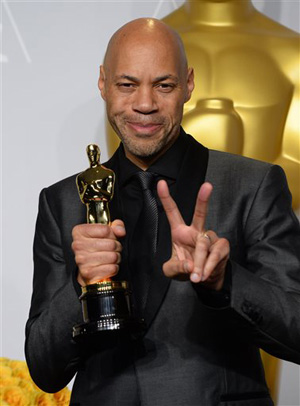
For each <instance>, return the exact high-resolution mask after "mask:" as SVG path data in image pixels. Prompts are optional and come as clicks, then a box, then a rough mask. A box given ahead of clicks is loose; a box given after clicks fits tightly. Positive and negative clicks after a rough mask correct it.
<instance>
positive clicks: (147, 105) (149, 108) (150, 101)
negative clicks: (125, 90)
mask: <svg viewBox="0 0 300 406" xmlns="http://www.w3.org/2000/svg"><path fill="white" fill-rule="evenodd" d="M154 92H155V90H154V89H153V88H149V87H144V86H140V87H139V88H138V89H137V90H136V92H135V95H134V96H135V97H134V102H133V104H132V108H133V110H134V111H135V112H138V113H142V114H151V113H155V112H157V110H158V106H157V101H156V98H155V94H154Z"/></svg>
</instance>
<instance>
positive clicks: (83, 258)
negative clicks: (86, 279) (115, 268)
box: [75, 251, 121, 271]
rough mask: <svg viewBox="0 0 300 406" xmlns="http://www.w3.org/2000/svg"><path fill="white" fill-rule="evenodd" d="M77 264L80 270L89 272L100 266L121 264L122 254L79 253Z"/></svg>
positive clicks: (76, 256)
mask: <svg viewBox="0 0 300 406" xmlns="http://www.w3.org/2000/svg"><path fill="white" fill-rule="evenodd" d="M75 262H76V264H77V265H78V267H79V269H80V270H83V269H84V270H85V271H86V270H88V269H90V268H93V267H96V266H100V265H110V264H119V263H120V262H121V254H120V253H119V252H92V253H91V252H86V251H82V252H78V253H76V255H75Z"/></svg>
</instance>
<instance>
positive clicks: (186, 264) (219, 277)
mask: <svg viewBox="0 0 300 406" xmlns="http://www.w3.org/2000/svg"><path fill="white" fill-rule="evenodd" d="M212 189H213V187H212V185H211V184H210V183H208V182H206V183H204V184H203V185H202V186H201V188H200V190H199V192H198V196H197V201H196V206H195V211H194V216H193V220H192V223H191V225H190V226H187V225H186V224H185V222H184V220H183V218H182V216H181V214H180V212H179V210H178V207H177V205H176V203H175V202H174V200H173V199H172V197H171V196H170V193H169V188H168V185H167V183H166V182H165V181H164V180H161V181H159V182H158V185H157V193H158V196H159V198H160V200H161V202H162V205H163V207H164V210H165V212H166V215H167V218H168V220H169V223H170V227H171V238H172V256H171V258H170V259H169V261H167V262H165V263H164V265H163V271H164V274H165V275H166V276H167V277H169V278H175V279H179V280H187V279H190V280H191V281H192V282H194V283H198V282H201V283H203V285H205V286H207V287H208V288H210V289H214V290H220V289H221V288H222V286H223V282H224V277H225V268H226V264H227V261H228V258H229V252H230V247H229V242H228V241H227V240H226V239H225V238H219V237H218V236H217V234H216V233H215V232H214V231H212V230H209V231H206V230H205V228H204V226H205V220H206V215H207V209H208V201H209V198H210V195H211V193H212Z"/></svg>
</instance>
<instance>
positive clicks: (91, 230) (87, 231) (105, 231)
mask: <svg viewBox="0 0 300 406" xmlns="http://www.w3.org/2000/svg"><path fill="white" fill-rule="evenodd" d="M72 236H73V240H75V239H77V238H82V237H84V238H115V236H114V233H113V232H112V230H111V227H110V226H109V225H105V224H78V225H77V226H75V227H74V228H73V230H72Z"/></svg>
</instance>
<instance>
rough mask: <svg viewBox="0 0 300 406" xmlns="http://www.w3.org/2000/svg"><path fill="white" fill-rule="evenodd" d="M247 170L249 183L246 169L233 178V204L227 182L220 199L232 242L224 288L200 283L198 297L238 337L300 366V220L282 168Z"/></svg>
mask: <svg viewBox="0 0 300 406" xmlns="http://www.w3.org/2000/svg"><path fill="white" fill-rule="evenodd" d="M246 170H247V168H246ZM248 172H249V173H247V175H246V176H248V179H247V178H246V183H247V185H246V187H241V184H240V182H241V180H242V179H243V175H245V173H242V174H241V176H240V174H238V176H232V177H231V179H230V180H231V183H230V184H231V190H230V196H231V198H232V200H231V201H230V204H228V203H226V202H227V201H225V203H224V201H223V200H222V197H224V190H223V186H221V188H220V190H223V192H221V194H218V197H217V200H218V205H219V204H220V208H221V209H220V210H219V211H220V212H221V213H222V214H221V217H224V218H226V217H227V218H228V219H229V220H227V223H230V227H231V229H232V232H231V233H228V235H226V233H225V237H226V238H228V239H229V240H230V243H231V255H230V260H229V262H228V264H227V268H226V278H225V279H226V287H225V289H224V290H221V291H220V292H214V291H210V290H207V289H205V288H203V287H201V286H199V287H197V291H198V296H199V298H200V300H201V302H202V304H203V305H204V306H205V307H208V308H210V309H211V311H215V312H218V313H219V316H220V317H222V319H223V320H226V323H227V328H228V329H231V331H232V332H234V334H235V335H236V336H237V337H239V339H240V340H242V341H246V342H248V343H251V344H253V345H256V346H257V347H260V348H262V349H263V350H265V351H266V352H268V353H270V354H272V355H274V356H276V357H278V358H282V359H285V360H288V361H291V362H295V363H298V364H300V227H299V221H298V220H297V218H296V216H295V214H294V212H293V210H292V208H291V195H290V192H289V190H288V186H287V182H286V177H285V174H284V172H283V170H282V169H281V168H280V167H279V166H274V165H267V166H264V167H260V169H259V173H260V175H259V176H258V174H257V173H256V176H251V171H248ZM252 175H253V173H252ZM224 183H226V182H224ZM225 195H226V193H225ZM220 201H221V203H220ZM226 206H227V207H230V209H229V211H226ZM215 231H216V232H217V233H218V229H216V230H215ZM232 234H233V235H234V237H233V239H231V238H232Z"/></svg>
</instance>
